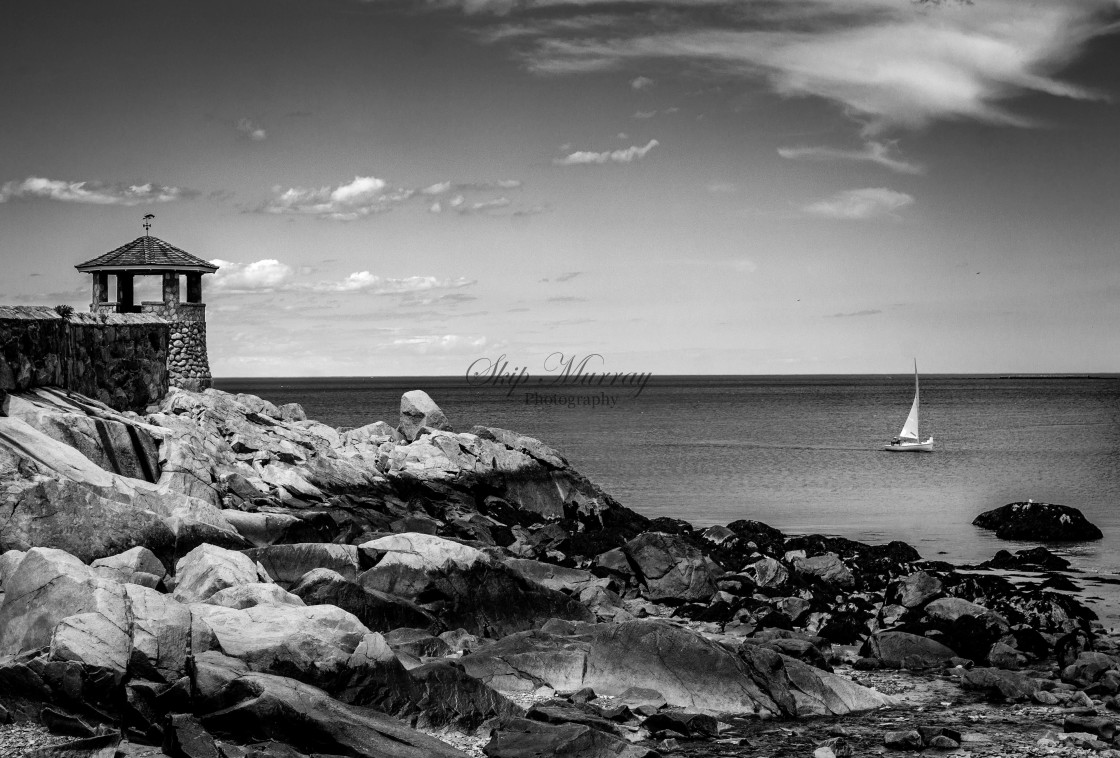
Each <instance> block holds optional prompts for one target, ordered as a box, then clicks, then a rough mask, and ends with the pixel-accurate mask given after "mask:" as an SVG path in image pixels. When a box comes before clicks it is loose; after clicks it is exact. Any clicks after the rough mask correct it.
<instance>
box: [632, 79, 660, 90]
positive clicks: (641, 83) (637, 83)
mask: <svg viewBox="0 0 1120 758" xmlns="http://www.w3.org/2000/svg"><path fill="white" fill-rule="evenodd" d="M656 84H657V82H655V81H654V80H653V79H650V78H649V77H648V76H636V77H634V78H633V79H631V80H630V89H632V90H636V91H641V90H644V89H651V88H652V87H653V86H654V85H656Z"/></svg>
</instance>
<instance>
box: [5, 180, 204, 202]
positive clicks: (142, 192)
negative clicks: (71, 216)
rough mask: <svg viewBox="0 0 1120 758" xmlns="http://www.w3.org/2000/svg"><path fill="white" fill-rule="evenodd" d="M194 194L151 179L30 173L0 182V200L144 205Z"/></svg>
mask: <svg viewBox="0 0 1120 758" xmlns="http://www.w3.org/2000/svg"><path fill="white" fill-rule="evenodd" d="M197 195H198V192H197V191H195V190H190V189H184V188H182V187H169V186H165V185H162V184H154V183H152V182H145V183H143V184H124V183H117V184H113V183H109V182H102V181H97V180H85V181H66V180H62V179H47V178H44V177H40V176H29V177H27V178H26V179H24V180H23V181H10V182H5V183H4V185H3V186H0V203H3V202H7V201H8V200H57V201H59V202H63V203H91V204H93V205H143V204H145V203H169V202H172V201H175V200H185V199H188V198H192V197H196V196H197Z"/></svg>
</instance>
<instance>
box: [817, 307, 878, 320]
mask: <svg viewBox="0 0 1120 758" xmlns="http://www.w3.org/2000/svg"><path fill="white" fill-rule="evenodd" d="M880 313H882V311H881V310H879V309H877V308H876V309H873V310H870V309H869V310H865V311H853V312H851V313H833V314H832V315H831V316H829V318H851V317H852V316H876V315H878V314H880Z"/></svg>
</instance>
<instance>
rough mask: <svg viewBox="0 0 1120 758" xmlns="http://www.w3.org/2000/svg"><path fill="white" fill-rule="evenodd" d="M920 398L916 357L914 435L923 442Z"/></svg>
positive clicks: (915, 360) (916, 360)
mask: <svg viewBox="0 0 1120 758" xmlns="http://www.w3.org/2000/svg"><path fill="white" fill-rule="evenodd" d="M918 400H919V396H918V359H917V358H915V359H914V435H915V436H916V437H917V438H918V439H917V441H918V442H921V441H922V435H921V428H922V423H921V420H922V419H921V410H920V408H919V406H920V405H921V404H920V403H919V402H918Z"/></svg>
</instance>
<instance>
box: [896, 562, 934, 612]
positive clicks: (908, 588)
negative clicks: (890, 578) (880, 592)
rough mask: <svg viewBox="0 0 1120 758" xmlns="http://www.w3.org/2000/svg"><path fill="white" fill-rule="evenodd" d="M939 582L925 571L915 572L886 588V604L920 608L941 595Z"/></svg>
mask: <svg viewBox="0 0 1120 758" xmlns="http://www.w3.org/2000/svg"><path fill="white" fill-rule="evenodd" d="M942 590H943V587H942V585H941V580H940V579H938V578H937V577H936V576H934V575H933V574H930V573H929V572H927V571H915V572H914V573H913V574H907V575H906V576H903V577H900V578H898V579H897V580H895V581H894V582H892V583H891V584H890V585H889V586H888V587H887V593H886V602H887V603H888V604H896V605H901V606H902V607H903V608H907V609H911V608H920V607H921V606H923V605H925V604H926V603H928V602H929V601H930V600H933V599H934V598H937V597H939V596H940V595H941V594H942Z"/></svg>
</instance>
